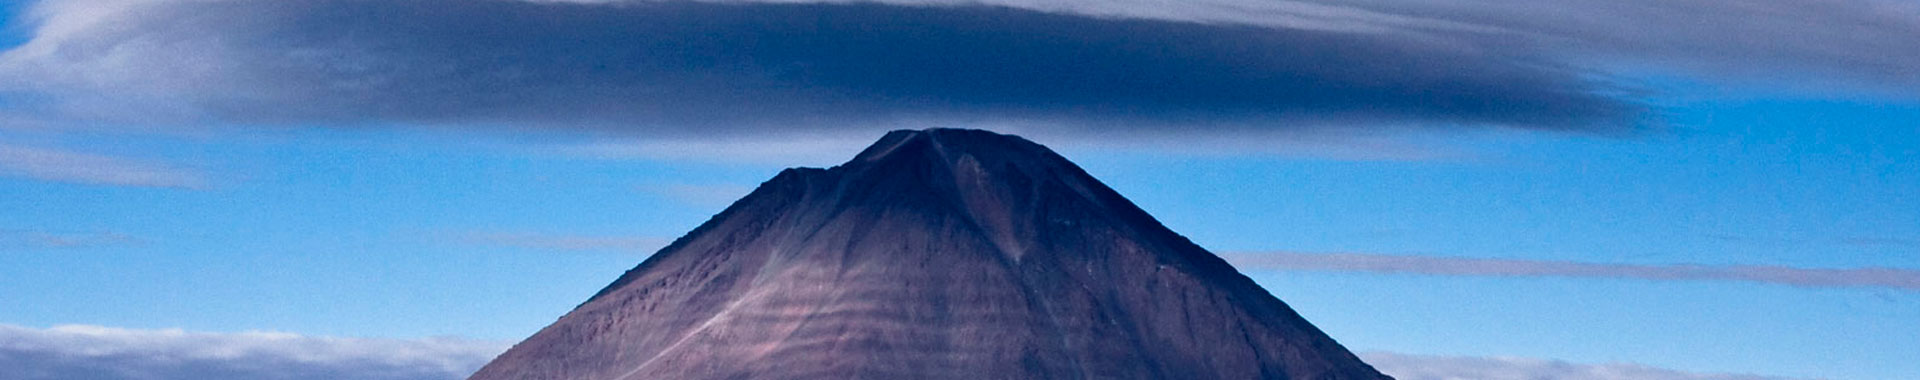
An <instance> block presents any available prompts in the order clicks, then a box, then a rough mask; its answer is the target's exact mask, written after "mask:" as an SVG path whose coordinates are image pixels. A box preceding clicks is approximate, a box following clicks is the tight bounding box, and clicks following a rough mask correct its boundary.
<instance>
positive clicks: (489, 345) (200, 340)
mask: <svg viewBox="0 0 1920 380" xmlns="http://www.w3.org/2000/svg"><path fill="white" fill-rule="evenodd" d="M507 347H508V344H507V343H505V342H490V341H477V340H467V339H455V338H427V339H364V338H333V337H315V336H304V335H298V334H289V333H277V332H243V333H208V332H189V331H183V330H178V329H167V330H143V329H124V328H111V327H100V326H81V325H69V326H56V327H53V328H46V329H39V328H30V327H21V326H11V325H4V324H0V378H5V379H17V380H76V379H88V380H120V379H126V380H135V379H138V380H202V379H249V380H308V379H312V380H321V379H325V380H335V379H354V380H457V379H461V378H464V377H466V376H467V375H468V374H471V373H473V371H475V370H478V369H479V368H480V366H482V365H484V364H486V362H487V361H489V360H492V359H493V357H494V356H496V355H499V353H500V352H502V351H505V350H506V349H507ZM1360 356H1361V358H1363V359H1365V360H1366V361H1367V363H1369V364H1372V365H1373V366H1374V367H1376V368H1379V369H1380V370H1381V372H1385V373H1387V374H1389V375H1393V376H1394V377H1395V378H1398V379H1400V380H1469V379H1471V380H1785V378H1776V377H1763V376H1751V375H1726V374H1695V373H1687V372H1681V371H1674V370H1666V369H1659V368H1652V367H1647V366H1642V365H1636V364H1603V365H1589V364H1576V363H1568V362H1562V361H1556V360H1546V359H1529V358H1511V357H1458V356H1423V355H1408V354H1397V353H1387V352H1367V353H1361V354H1360Z"/></svg>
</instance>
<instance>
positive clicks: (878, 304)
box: [471, 129, 1390, 380]
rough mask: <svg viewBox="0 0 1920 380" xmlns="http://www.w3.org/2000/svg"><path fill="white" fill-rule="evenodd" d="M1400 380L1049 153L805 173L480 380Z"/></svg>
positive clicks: (928, 153)
mask: <svg viewBox="0 0 1920 380" xmlns="http://www.w3.org/2000/svg"><path fill="white" fill-rule="evenodd" d="M629 379H682V380H709V379H711V380H718V379H957V380H992V379H1294V380H1383V379H1390V378H1389V377H1387V376H1384V375H1381V374H1380V373H1379V372H1377V371H1375V370H1374V369H1373V367H1371V366H1368V365H1367V364H1366V363H1363V362H1361V361H1360V359H1359V358H1356V357H1355V356H1354V355H1353V353H1351V352H1348V351H1347V350H1346V348H1344V347H1341V346H1340V344H1339V343H1336V342H1334V340H1333V339H1332V338H1329V337H1327V335H1326V334H1325V333H1322V332H1320V330H1319V329H1317V328H1314V327H1313V325H1311V324H1309V323H1307V321H1306V320H1305V319H1302V318H1301V317H1300V315H1299V314H1296V313H1295V312H1294V311H1293V310H1292V309H1290V308H1288V307H1287V305H1286V304H1285V303H1282V302H1281V301H1280V300H1279V299H1276V298H1274V297H1273V296H1272V295H1270V294H1268V293H1267V292H1266V291H1265V290H1263V289H1261V288H1260V287H1259V286H1258V285H1256V284H1254V282H1253V281H1252V280H1250V279H1248V278H1247V277H1246V276H1243V275H1241V274H1240V273H1239V272H1238V271H1235V270H1234V269H1233V267H1232V266H1229V265H1228V264H1227V263H1226V262H1225V261H1223V260H1221V259H1220V258H1219V257H1216V256H1214V255H1213V254H1212V253H1209V252H1207V251H1206V250H1205V249H1202V248H1200V247H1199V246H1197V245H1194V244H1193V243H1192V242H1190V241H1188V240H1187V239H1186V238H1184V237H1181V236H1180V235H1179V234H1176V233H1174V232H1173V231H1171V230H1168V229H1167V228H1166V227H1165V226H1162V225H1161V224H1160V222H1158V221H1156V220H1154V219H1153V217H1152V216H1149V215H1147V213H1146V212H1144V211H1141V210H1140V208H1139V207H1136V206H1134V205H1133V203H1132V202H1130V201H1128V200H1127V199H1126V198H1124V197H1121V196H1120V194H1118V193H1115V192H1114V191H1113V190H1112V189H1109V188H1107V186H1106V185H1103V184H1101V183H1100V182H1099V181H1098V180H1095V179H1093V177H1091V176H1089V175H1087V173H1086V172H1085V171H1082V170H1081V169H1080V168H1079V167H1078V166H1075V165H1074V164H1073V163H1072V162H1068V161H1067V160H1066V159H1065V158H1062V157H1060V156H1059V155H1058V154H1055V153H1053V151H1051V150H1048V149H1047V148H1046V147H1043V146H1040V145H1039V144H1035V143H1033V142H1030V141H1027V140H1025V139H1022V138H1019V137H1015V136H1008V135H1001V134H996V133H992V132H986V131H976V130H957V129H931V130H923V131H894V132H891V133H888V134H887V135H886V137H883V138H881V139H880V141H879V142H876V143H874V144H873V146H871V147H868V148H867V149H866V150H865V151H862V152H860V154H859V155H858V156H857V157H854V159H853V160H852V161H849V162H847V163H845V164H842V165H840V166H836V167H833V168H830V169H812V168H795V169H787V170H786V171H783V172H781V173H780V174H779V175H778V176H775V177H774V178H773V179H771V180H768V181H767V182H766V183H763V184H761V185H760V187H759V188H758V189H755V190H754V191H753V193H751V194H748V195H747V196H746V197H745V198H742V199H740V200H739V201H738V202H735V203H734V204H733V205H732V206H729V207H728V208H727V209H726V210H725V211H722V212H721V213H720V214H719V215H717V216H714V218H713V219H712V220H709V221H707V222H706V223H705V224H703V225H701V226H700V227H698V228H695V229H694V230H693V232H690V233H688V234H687V235H686V236H684V237H681V238H680V239H679V240H676V241H674V242H673V244H671V245H669V246H667V247H666V248H665V249H662V250H660V252H659V253H656V254H654V255H653V257H650V258H648V259H647V260H646V261H645V262H642V263H640V265H639V266H638V267H635V268H634V269H633V270H630V271H628V272H627V273H626V274H624V275H622V276H620V278H619V279H618V280H616V281H614V282H613V284H612V285H609V286H607V288H606V289H603V290H601V291H600V292H599V294H595V295H594V296H593V297H592V298H591V299H588V300H587V302H586V303H584V304H581V305H580V306H579V307H577V308H575V309H574V310H573V311H572V312H569V313H567V315H565V316H562V317H561V318H560V320H559V321H557V322H554V324H553V325H551V326H547V328H545V329H542V330H540V332H539V333H536V334H534V335H533V336H532V337H530V338H527V340H526V341H524V342H521V343H520V344H518V345H515V346H514V347H513V349H511V350H508V351H507V352H506V353H504V354H501V355H500V357H499V358H496V359H494V360H493V362H491V363H488V364H487V365H486V367H485V368H481V369H480V371H479V372H478V373H475V374H474V375H473V377H472V378H471V380H629Z"/></svg>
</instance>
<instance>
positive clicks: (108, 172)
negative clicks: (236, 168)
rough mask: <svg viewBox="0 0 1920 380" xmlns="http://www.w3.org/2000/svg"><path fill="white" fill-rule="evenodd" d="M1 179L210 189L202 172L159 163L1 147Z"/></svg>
mask: <svg viewBox="0 0 1920 380" xmlns="http://www.w3.org/2000/svg"><path fill="white" fill-rule="evenodd" d="M0 176H8V177H18V178H26V179H33V180H40V181H52V182H66V183H78V184H85V185H106V186H133V187H162V188H180V189H202V188H206V186H207V180H206V178H205V176H204V175H203V174H201V173H199V172H196V171H192V170H187V169H182V168H178V167H173V166H171V165H166V164H162V163H156V162H148V161H142V160H135V159H128V158H120V157H111V156H102V155H97V154H90V153H80V152H71V151H65V150H58V149H48V148H35V147H27V146H18V145H7V144H0Z"/></svg>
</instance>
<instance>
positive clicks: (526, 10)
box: [0, 0, 1644, 137]
mask: <svg viewBox="0 0 1920 380" xmlns="http://www.w3.org/2000/svg"><path fill="white" fill-rule="evenodd" d="M900 3H908V2H896V4H881V3H867V2H846V3H838V4H821V3H743V2H728V3H710V2H680V1H667V2H652V1H643V2H591V1H589V2H555V1H516V0H483V1H468V0H398V1H368V0H316V1H300V2H286V1H244V0H46V1H44V2H42V3H40V4H39V5H38V6H36V7H35V8H33V11H32V12H31V13H30V20H31V22H32V23H34V24H35V25H37V27H36V28H35V29H34V31H33V33H32V38H31V39H30V40H29V41H28V42H26V43H25V44H23V45H21V46H19V47H17V48H15V49H12V50H11V51H8V52H6V53H4V54H0V89H6V90H10V91H11V92H15V93H27V94H33V95H36V96H34V97H31V98H32V99H34V101H31V102H25V103H23V104H25V105H17V107H18V108H25V109H28V110H30V111H31V112H33V113H38V114H41V115H43V116H46V117H68V118H76V119H78V120H86V121H90V122H92V123H96V124H98V123H107V124H111V123H128V124H144V123H161V124H166V123H172V124H179V125H188V124H268V125H316V124H317V125H368V124H400V125H420V124H426V125H449V124H461V125H474V124H478V125H504V126H531V127H561V128H587V129H608V130H621V131H627V132H637V133H644V134H646V135H648V136H702V137H711V136H740V135H758V134H765V133H789V132H817V131H821V130H845V129H859V128H865V130H871V129H873V128H881V127H899V126H920V127H924V126H940V125H949V126H950V125H968V126H999V127H1003V128H1002V129H1020V130H1026V129H1039V130H1050V131H1094V130H1098V131H1106V132H1114V131H1154V130H1159V129H1160V128H1180V129H1183V130H1186V129H1192V130H1214V131H1237V130H1259V129H1287V128H1311V127H1328V126H1331V125H1369V126H1378V125H1447V126H1455V125H1474V126H1512V127H1526V128H1546V129H1572V130H1609V131H1611V130H1624V129H1628V128H1631V127H1632V125H1633V124H1634V123H1636V122H1638V120H1639V118H1640V117H1641V116H1642V114H1643V112H1644V109H1643V108H1644V107H1642V106H1640V105H1638V104H1636V103H1635V102H1634V101H1631V100H1628V99H1625V98H1623V97H1622V95H1621V94H1623V93H1624V92H1625V91H1626V90H1624V89H1622V88H1619V87H1617V86H1615V85H1612V84H1609V83H1608V82H1606V81H1603V80H1598V79H1595V78H1596V77H1597V76H1596V75H1595V73H1593V72H1591V71H1589V70H1585V69H1582V68H1578V67H1574V66H1572V65H1568V64H1565V63H1557V62H1553V61H1550V60H1548V59H1547V58H1546V57H1544V56H1542V55H1540V54H1539V52H1537V51H1535V50H1533V49H1530V48H1526V47H1524V46H1521V45H1516V44H1509V43H1505V42H1510V41H1508V38H1506V37H1500V36H1493V35H1485V34H1484V33H1482V32H1473V31H1472V30H1473V28H1472V25H1460V24H1457V23H1451V22H1445V21H1435V20H1425V19H1418V18H1412V17H1406V16H1394V15H1390V14H1384V13H1379V12H1370V11H1363V10H1357V9H1347V8H1340V7H1331V6H1322V5H1312V4H1305V3H1287V4H1289V5H1288V7H1287V10H1288V11H1289V12H1292V13H1289V14H1280V13H1272V12H1266V13H1249V14H1250V15H1265V16H1259V20H1242V19H1243V18H1245V17H1235V16H1228V15H1231V14H1233V13H1234V12H1232V10H1234V9H1236V8H1235V7H1243V6H1246V4H1241V3H1232V2H1215V3H1210V5H1207V6H1203V7H1199V8H1194V10H1191V11H1189V10H1183V9H1186V7H1168V6H1165V5H1153V4H1154V3H1153V2H1124V3H1114V4H1116V5H1101V4H1103V3H1096V2H1069V3H1061V4H1045V3H1039V2H1005V3H1001V4H999V5H1005V6H992V5H978V4H975V5H960V4H958V2H949V3H946V4H933V5H929V4H927V3H920V2H913V4H915V5H901V4H900ZM968 4H972V3H968ZM1257 8H1262V9H1264V7H1257ZM1163 13H1164V14H1163ZM1268 16H1271V17H1268ZM1216 19H1225V20H1228V21H1232V22H1216V21H1215V20H1216ZM1254 21H1260V22H1257V23H1256V22H1254ZM1393 28H1401V29H1408V28H1419V29H1418V30H1420V33H1417V34H1415V33H1387V32H1383V31H1392V30H1395V29H1393ZM1408 30H1412V29H1408ZM1473 33H1480V34H1475V35H1476V37H1473V38H1465V37H1460V36H1464V35H1466V34H1473ZM22 112H25V111H22Z"/></svg>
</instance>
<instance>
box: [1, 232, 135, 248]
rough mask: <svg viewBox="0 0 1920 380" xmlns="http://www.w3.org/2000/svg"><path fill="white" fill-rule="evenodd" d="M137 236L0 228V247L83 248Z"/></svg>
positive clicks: (132, 240)
mask: <svg viewBox="0 0 1920 380" xmlns="http://www.w3.org/2000/svg"><path fill="white" fill-rule="evenodd" d="M139 242H140V239H139V238H135V237H133V236H128V235H126V234H122V233H118V232H53V231H33V230H6V229H0V248H85V247H100V246H113V245H124V244H137V243H139Z"/></svg>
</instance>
